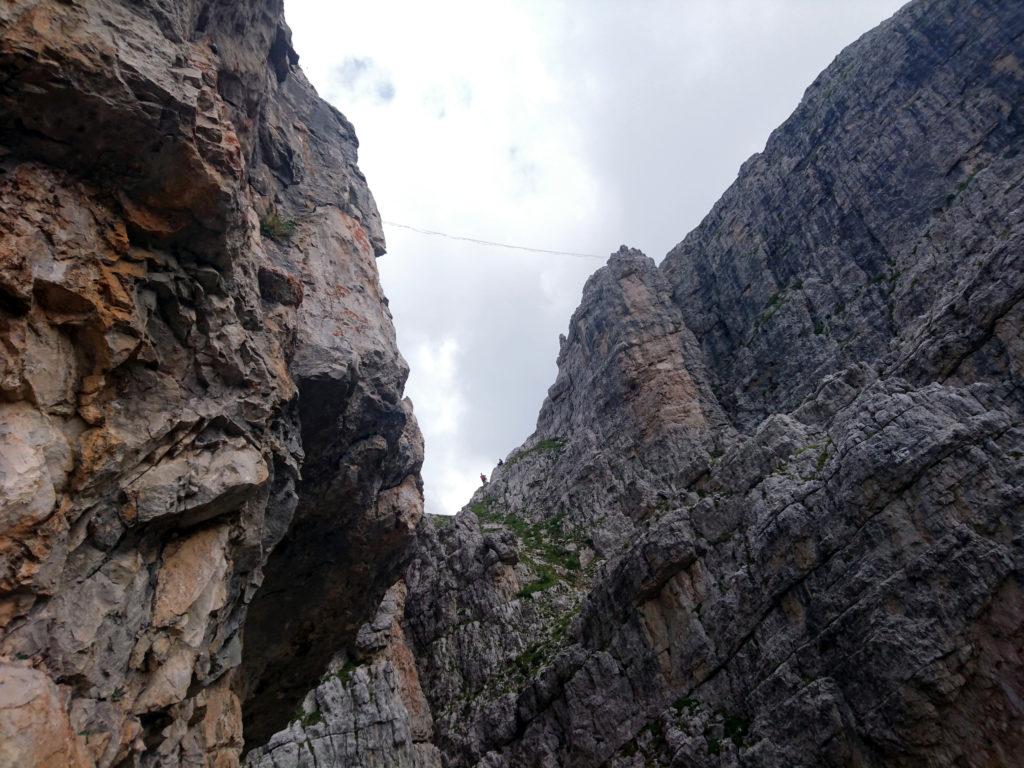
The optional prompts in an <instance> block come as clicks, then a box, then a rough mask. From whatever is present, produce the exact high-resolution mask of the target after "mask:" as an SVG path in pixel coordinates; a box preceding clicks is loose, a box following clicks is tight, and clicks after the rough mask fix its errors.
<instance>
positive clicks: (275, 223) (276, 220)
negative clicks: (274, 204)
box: [260, 211, 298, 242]
mask: <svg viewBox="0 0 1024 768" xmlns="http://www.w3.org/2000/svg"><path fill="white" fill-rule="evenodd" d="M296 227H298V222H296V221H295V219H286V218H284V217H283V216H281V215H280V214H279V213H277V212H276V211H271V212H270V213H268V214H267V215H266V216H264V217H263V218H262V219H260V234H262V235H263V236H264V237H269V238H271V239H272V240H277V241H278V242H285V241H287V240H290V239H291V237H292V235H294V234H295V229H296Z"/></svg>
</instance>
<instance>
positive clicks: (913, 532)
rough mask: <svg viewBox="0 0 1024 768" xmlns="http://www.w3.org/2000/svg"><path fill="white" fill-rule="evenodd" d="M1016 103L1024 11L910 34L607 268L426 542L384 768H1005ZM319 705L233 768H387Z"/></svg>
mask: <svg viewBox="0 0 1024 768" xmlns="http://www.w3.org/2000/svg"><path fill="white" fill-rule="evenodd" d="M1022 96H1024V9H1022V7H1021V6H1020V4H1019V3H1001V2H996V1H995V0H991V1H989V0H978V1H977V2H970V3H961V2H954V1H953V0H917V1H916V2H912V3H910V4H909V5H908V6H907V7H906V8H905V9H903V10H902V11H901V12H900V13H898V14H897V15H896V16H895V17H894V18H893V19H892V20H890V21H889V22H887V23H885V24H883V25H882V26H881V27H879V28H878V29H877V30H875V31H873V32H871V33H869V34H867V35H866V36H864V37H863V38H862V39H861V40H860V41H858V42H857V43H855V44H854V45H852V46H851V47H850V48H848V49H847V50H846V51H844V52H843V53H842V54H841V55H840V56H839V57H838V58H837V60H836V61H835V63H833V65H832V66H830V67H829V68H828V70H826V71H825V72H824V73H823V74H822V75H821V76H820V77H819V78H818V79H817V80H816V81H815V83H814V84H813V85H812V86H811V87H810V88H809V89H808V91H807V94H806V95H805V98H804V100H803V102H802V103H801V105H800V106H799V108H798V109H797V110H796V112H795V113H794V114H793V116H792V117H791V118H790V119H789V120H787V122H786V123H785V124H784V125H783V126H782V127H781V128H780V129H779V130H778V131H776V132H775V133H774V134H773V135H772V137H771V138H770V140H769V142H768V144H767V146H766V149H765V151H764V152H763V153H762V154H760V155H757V156H755V157H754V158H752V159H751V160H749V161H748V162H747V163H746V164H744V166H743V167H742V168H741V170H740V174H739V178H738V179H737V181H736V183H735V184H734V185H733V186H732V187H731V188H730V189H729V190H728V191H727V192H726V193H725V195H724V196H723V198H722V200H721V201H720V202H719V203H718V204H717V205H716V206H715V208H714V210H713V211H712V212H711V213H710V214H709V216H708V218H707V219H706V220H705V221H704V222H703V223H702V224H701V225H700V226H699V227H698V228H697V229H696V230H695V231H694V232H692V233H691V234H690V235H689V236H687V238H686V239H685V240H684V241H683V242H682V243H680V245H679V246H677V247H676V248H675V249H673V251H672V252H671V253H670V254H669V255H668V256H667V258H666V259H665V261H664V262H663V263H662V265H661V266H660V268H659V267H656V266H655V264H654V262H653V261H651V260H649V259H646V258H645V257H643V256H642V255H641V254H638V253H636V252H634V251H630V250H629V249H625V248H624V249H621V250H620V251H619V252H618V253H616V254H613V256H612V258H611V259H610V260H609V263H608V265H607V266H606V267H604V268H602V269H601V270H599V271H598V273H597V274H595V275H594V276H593V277H592V278H591V280H590V281H589V282H588V284H587V286H586V288H585V290H584V294H583V300H582V302H581V305H580V307H579V309H578V310H577V311H576V313H575V314H574V316H573V318H572V321H571V323H570V328H569V333H568V335H567V337H566V338H565V339H564V340H563V342H562V348H561V352H560V355H559V361H558V362H559V373H558V378H557V380H556V382H555V384H554V386H553V387H552V388H551V390H550V391H549V395H548V399H547V401H546V402H545V404H544V406H543V408H542V410H541V414H540V418H539V420H538V426H537V431H536V433H535V434H534V435H533V436H532V437H531V438H530V439H529V440H528V441H527V442H526V443H525V444H524V445H523V446H521V447H520V448H519V449H517V450H516V451H514V452H513V453H512V454H510V455H509V456H508V457H507V458H506V460H505V461H504V462H502V463H501V464H500V465H499V466H498V467H496V468H495V470H494V472H493V473H492V476H491V480H490V482H489V483H488V484H486V485H485V486H484V487H482V488H481V489H480V490H479V491H478V492H477V493H476V494H475V496H474V498H473V499H472V501H471V502H470V503H469V504H468V505H467V507H466V509H464V510H463V511H462V512H461V513H460V514H459V515H458V516H457V517H456V518H455V519H454V520H444V519H426V520H424V522H423V523H422V524H421V526H420V530H419V534H418V542H417V548H416V549H417V552H416V556H415V558H414V560H413V562H412V564H411V565H410V567H409V569H408V570H407V571H406V573H405V576H404V579H403V580H402V581H401V582H400V586H399V587H396V588H397V589H401V590H402V591H403V592H404V593H405V594H406V599H405V610H404V618H403V622H402V625H403V631H402V635H401V637H400V638H399V637H398V635H397V634H395V635H393V636H392V637H393V638H395V642H398V643H400V644H401V645H402V646H404V648H405V649H407V651H408V652H409V653H411V654H413V655H414V656H415V658H416V661H417V676H416V682H417V686H416V687H415V691H414V693H409V692H408V691H403V690H402V689H401V687H392V688H391V689H390V690H391V691H392V695H391V696H390V698H389V699H388V701H389V704H388V707H387V715H386V717H385V718H383V720H384V721H385V722H387V723H389V724H390V726H389V727H391V728H392V729H393V730H394V732H396V733H399V732H403V733H404V732H409V731H411V729H410V728H408V726H407V723H408V720H407V719H405V715H404V713H405V712H408V711H414V710H417V708H418V707H419V706H420V704H419V703H418V702H422V700H423V699H425V700H426V701H427V702H428V703H429V705H430V710H431V715H432V718H431V723H430V728H429V729H427V728H426V727H425V725H424V727H422V728H421V730H420V731H419V735H418V736H417V737H416V738H413V739H411V740H405V741H403V742H402V743H403V744H404V745H406V746H404V747H403V749H406V751H405V752H404V753H403V755H404V756H403V757H402V759H403V760H405V761H406V762H402V763H399V762H395V763H394V764H402V765H424V766H432V765H436V764H437V762H436V761H438V760H440V763H441V764H444V765H453V766H477V767H478V768H499V767H500V768H507V767H511V766H516V767H519V766H522V767H523V768H525V767H526V766H531V767H532V766H551V767H552V768H553V767H555V766H574V767H576V766H613V767H615V768H640V766H720V765H725V766H739V765H743V766H747V767H748V768H749V767H751V766H763V767H765V768H768V767H769V766H770V767H772V768H776V767H777V768H782V767H783V766H785V767H787V768H790V767H792V766H808V768H810V767H811V766H872V767H874V766H878V767H879V768H881V767H882V766H887V767H888V766H908V767H909V766H920V765H935V766H978V767H979V768H981V767H982V766H1007V767H1009V766H1016V765H1017V764H1019V762H1020V755H1021V754H1024V730H1022V727H1021V723H1022V720H1021V712H1020V702H1021V701H1022V700H1024V641H1022V638H1024V602H1022V595H1024V581H1022V577H1021V574H1022V572H1024V570H1022V566H1024V546H1022V542H1024V482H1022V480H1024V465H1022V463H1021V462H1022V460H1024V430H1022V426H1021V425H1022V424H1024V407H1022V406H1024V402H1022V399H1021V398H1022V395H1024V388H1022V382H1021V371H1022V363H1024V357H1022V350H1024V347H1022V345H1021V332H1022V327H1024V326H1022V323H1021V319H1022V316H1021V311H1022V310H1021V305H1020V299H1021V296H1022V288H1024V268H1022V258H1024V224H1022V222H1024V217H1022V215H1021V212H1022V210H1024V207H1022V203H1024V197H1022V196H1024V183H1022V182H1024V175H1022V174H1024V164H1022V163H1021V150H1022V148H1024V143H1022V142H1024V115H1022V112H1021V109H1020V105H1021V104H1022V103H1024V101H1022V98H1021V97H1022ZM345 663H346V664H347V665H348V666H347V668H348V670H349V673H348V674H349V676H348V677H346V678H345V679H344V680H342V681H341V686H342V687H343V688H344V690H346V691H347V692H348V695H350V696H351V697H352V700H353V701H359V700H360V697H362V698H363V700H365V695H364V694H363V691H364V687H361V686H365V685H366V683H365V681H366V680H367V679H368V678H367V677H366V675H368V674H369V673H368V671H366V670H367V668H366V666H365V663H364V662H362V661H361V659H360V658H359V657H358V656H352V657H351V658H348V659H347V660H346V662H345ZM371 668H372V667H371ZM337 684H338V681H326V682H324V683H323V684H321V686H320V687H318V688H317V689H316V690H315V691H314V692H312V694H311V696H310V698H309V699H307V704H308V705H309V706H308V707H307V708H306V709H305V710H304V713H305V716H304V717H303V718H302V719H301V720H296V721H295V722H293V723H292V724H291V725H290V726H289V728H288V729H286V730H284V731H282V732H280V733H278V734H277V735H276V736H275V737H274V739H273V740H272V741H271V742H270V744H269V745H268V747H267V748H266V749H264V750H261V751H260V752H259V753H258V754H257V753H254V754H253V756H252V762H251V765H253V766H254V768H257V767H258V768H291V766H297V765H301V766H306V765H310V766H311V765H317V766H323V765H339V766H340V765H347V764H361V763H362V762H366V764H388V763H387V759H388V757H389V756H391V755H395V754H397V753H396V752H395V748H394V747H393V746H392V744H391V743H388V742H384V741H381V740H373V739H370V738H366V739H363V740H360V738H359V733H360V730H359V728H358V727H353V726H352V725H351V723H358V722H360V718H361V717H363V718H365V719H364V720H363V722H366V721H368V720H370V719H372V717H371V716H370V712H371V710H360V709H358V708H357V709H356V711H355V712H354V713H353V712H351V711H349V710H344V712H343V716H340V715H338V712H339V710H337V709H336V708H332V707H329V706H326V707H322V708H320V709H317V708H316V707H315V706H314V705H315V703H316V702H324V701H327V697H328V695H329V694H330V692H331V691H332V690H333V688H331V686H336V685H337ZM375 700H377V699H375ZM374 711H377V710H374ZM374 722H379V721H374ZM418 722H420V723H421V724H423V723H424V720H423V719H422V718H420V719H419V721H418ZM403 728H404V730H403ZM339 734H346V735H347V734H352V740H351V741H349V742H346V743H348V744H349V745H350V747H351V751H349V752H347V753H346V757H345V759H344V760H338V759H337V758H336V757H332V754H331V753H330V752H328V751H327V750H326V746H325V745H328V744H330V743H332V740H334V739H336V738H338V735H339ZM346 737H347V736H346ZM395 743H398V741H396V742H395ZM408 745H412V746H413V747H414V749H413V750H409V749H408ZM431 747H434V748H436V750H437V752H434V751H432V750H431ZM438 753H439V754H438ZM314 758H315V762H314ZM332 760H334V762H332ZM346 761H347V762H346ZM373 761H378V762H373Z"/></svg>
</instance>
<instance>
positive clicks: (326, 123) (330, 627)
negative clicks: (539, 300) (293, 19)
mask: <svg viewBox="0 0 1024 768" xmlns="http://www.w3.org/2000/svg"><path fill="white" fill-rule="evenodd" d="M289 38H290V35H289V31H288V29H287V27H286V26H285V24H284V22H283V17H282V8H281V3H280V2H279V1H278V0H245V1H244V2H226V1H224V2H220V1H219V0H218V1H215V2H206V3H193V2H187V1H185V0H180V1H179V0H170V1H169V2H168V1H167V0H151V1H150V0H147V1H144V2H137V1H133V2H117V1H115V0H96V1H95V2H86V3H68V2H55V1H54V2H51V1H50V0H26V1H25V2H21V1H20V0H16V1H15V2H8V3H5V4H4V6H3V8H0V72H2V75H0V348H2V350H3V352H2V355H0V765H2V766H54V767H57V766H72V765H73V766H90V767H91V766H113V765H140V766H168V767H170V766H184V765H188V766H217V768H226V767H227V766H232V765H237V764H238V763H239V759H240V756H241V754H242V751H243V745H244V744H249V745H252V744H253V743H254V742H257V743H258V742H259V740H260V739H264V738H265V737H267V736H269V735H270V734H272V733H274V732H275V731H276V730H278V729H279V728H280V727H282V726H284V725H286V724H287V722H288V720H289V718H290V717H291V715H292V712H293V711H294V710H295V708H296V707H297V706H299V705H300V704H301V701H302V697H303V696H304V695H305V693H306V691H307V689H309V688H310V687H311V686H312V685H314V684H315V683H316V681H317V680H318V679H319V678H320V675H321V674H322V673H323V670H324V669H325V668H326V667H327V664H328V662H329V661H330V659H331V657H332V656H333V654H334V653H335V651H336V650H337V648H338V647H339V645H343V644H344V643H347V642H354V640H355V633H356V629H358V627H359V625H360V624H362V623H363V622H365V621H366V620H368V619H371V618H372V617H373V616H374V612H375V611H376V609H377V605H378V604H379V602H380V600H381V598H382V596H383V595H384V593H385V591H386V589H387V588H388V587H389V586H390V584H391V583H392V582H393V581H394V580H395V578H396V576H397V575H398V574H399V572H400V566H401V563H402V561H403V557H404V553H405V550H406V547H407V544H408V543H409V541H410V539H411V536H412V532H413V530H414V528H415V525H416V523H417V521H418V519H419V516H420V510H421V507H422V503H421V494H420V482H419V476H418V472H419V466H420V463H421V459H422V445H421V440H420V437H419V432H418V429H417V427H416V423H415V420H414V418H413V417H412V411H411V405H410V404H409V403H408V402H407V401H403V397H402V389H403V386H404V382H405V377H406V373H407V368H406V365H405V363H404V361H403V360H402V358H401V356H400V355H399V353H398V351H397V348H396V345H395V338H394V331H393V328H392V324H391V317H390V314H389V312H388V309H387V305H386V301H385V299H384V296H383V294H382V293H381V289H380V285H379V282H378V279H377V270H376V265H375V258H376V256H378V255H380V254H381V253H383V238H382V234H381V230H380V221H379V217H378V214H377V211H376V207H375V205H374V203H373V199H372V197H371V196H370V193H369V191H368V189H367V187H366V184H365V181H364V179H363V177H362V175H361V174H360V172H359V170H358V168H357V167H356V164H355V163H356V147H357V142H356V139H355V135H354V132H353V130H352V127H351V126H350V125H349V124H348V122H347V121H346V120H345V119H344V117H342V116H341V115H340V114H339V113H337V112H336V111H335V110H333V109H332V108H331V107H329V106H328V105H327V104H325V103H324V102H322V101H320V100H319V99H318V98H317V96H316V94H315V92H314V91H313V89H312V88H311V87H310V85H309V84H308V83H307V82H306V80H305V78H304V77H303V75H302V72H301V71H300V70H299V69H298V67H297V66H296V63H297V60H298V57H297V56H296V54H295V52H294V51H293V50H292V48H291V45H290V42H289ZM296 552H299V553H300V554H298V555H297V554H295V553H296Z"/></svg>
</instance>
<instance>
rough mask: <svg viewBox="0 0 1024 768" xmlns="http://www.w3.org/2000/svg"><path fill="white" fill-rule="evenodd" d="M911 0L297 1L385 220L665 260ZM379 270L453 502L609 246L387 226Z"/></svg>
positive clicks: (444, 502)
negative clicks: (834, 63)
mask: <svg viewBox="0 0 1024 768" xmlns="http://www.w3.org/2000/svg"><path fill="white" fill-rule="evenodd" d="M901 4H902V0H632V1H630V2H627V0H619V1H617V2H613V1H612V0H586V1H584V0H574V1H573V2H555V1H554V0H537V1H536V2H529V1H526V2H524V1H523V0H518V1H516V2H512V1H511V0H510V1H502V0H487V1H486V2H484V1H482V0H476V1H475V2H469V1H467V2H449V1H448V0H433V1H432V2H413V1H412V0H409V1H408V2H386V1H378V0H372V1H371V0H358V2H355V1H351V2H350V1H346V2H337V1H331V2H328V1H327V0H286V2H285V11H286V15H287V18H288V21H289V24H290V25H291V27H292V30H293V33H294V39H293V42H294V45H295V48H296V50H297V51H298V53H299V55H300V58H301V62H300V63H301V64H302V66H303V68H304V70H305V72H306V75H307V76H308V77H309V78H310V80H311V81H312V82H313V84H314V85H315V86H316V88H317V89H318V90H319V92H320V94H321V95H322V96H324V97H325V98H326V99H328V100H329V101H330V102H331V103H332V104H334V105H335V106H336V107H338V108H339V109H340V110H341V111H342V112H344V113H345V115H346V116H347V117H348V118H349V119H350V120H351V121H352V122H353V123H354V124H355V127H356V131H357V133H358V135H359V139H360V150H359V152H360V166H361V168H362V170H363V172H364V173H365V174H366V176H367V178H368V179H369V183H370V188H371V189H372V191H373V193H374V195H375V197H376V199H377V204H378V207H379V208H380V212H381V215H382V217H383V218H384V219H385V220H386V221H392V222H398V223H402V224H407V225H411V226H415V227H420V228H426V229H432V230H440V231H443V232H448V233H452V234H455V235H460V236H467V237H475V238H480V239H485V240H492V241H499V242H507V243H514V244H521V245H527V246H533V247H537V248H544V249H551V250H566V251H575V252H583V253H592V254H608V253H610V252H612V251H614V250H616V249H617V248H618V246H619V245H620V244H623V243H626V244H629V245H631V246H633V247H637V248H640V249H641V250H643V251H644V252H645V253H647V254H648V255H649V256H651V257H653V258H654V259H655V260H658V261H660V260H661V258H662V257H663V256H664V255H665V254H666V253H667V252H668V250H669V249H670V248H671V247H672V246H673V245H674V244H675V243H677V242H678V241H679V240H681V239H682V238H683V236H684V235H686V233H687V232H688V231H689V230H690V229H692V228H693V227H694V226H695V225H696V224H697V223H698V222H699V221H700V220H701V218H702V217H703V216H704V215H705V214H706V213H707V211H708V210H709V209H710V207H711V205H712V204H713V203H714V202H715V200H716V199H717V198H718V197H719V196H720V195H721V193H722V192H723V191H724V190H725V188H726V187H727V186H728V185H729V184H730V183H731V182H732V180H733V179H734V178H735V177H736V172H737V170H738V168H739V166H740V164H741V163H742V162H743V161H744V160H745V159H747V158H748V157H749V156H750V155H751V154H753V153H754V152H757V151H759V150H761V149H762V148H763V147H764V143H765V140H766V139H767V137H768V134H769V132H770V131H771V130H772V129H773V128H774V127H775V126H777V125H778V124H779V123H781V122H782V121H783V120H784V119H785V118H786V117H787V116H788V115H789V114H790V113H791V112H792V111H793V109H794V108H795V107H796V105H797V103H798V102H799V100H800V96H801V94H802V93H803V91H804V89H805V88H806V87H807V86H808V85H809V84H810V83H811V81H812V80H813V79H814V77H815V76H816V75H817V73H818V72H819V71H820V70H822V69H823V68H824V67H826V66H827V65H828V63H829V62H830V61H831V60H832V59H833V58H834V57H835V55H836V54H837V53H839V51H840V50H841V49H842V48H843V47H844V46H846V45H847V44H849V43H851V42H853V41H854V40H855V39H856V38H857V37H859V36H860V35H861V34H863V33H864V32H865V31H867V30H868V29H870V28H872V27H873V26H875V25H877V24H878V23H879V22H880V21H882V20H883V19H885V18H887V17H889V16H890V15H892V14H893V13H894V12H895V11H896V9H897V8H898V7H899V6H900V5H901ZM385 234H386V235H387V241H388V253H387V255H385V256H384V257H382V258H381V259H380V260H379V262H378V264H379V266H380V271H381V278H382V280H383V283H384V288H385V291H386V292H387V294H388V296H389V298H390V301H391V310H392V312H393V314H394V316H395V325H396V327H397V329H398V341H399V344H400V346H401V348H402V351H403V353H404V355H405V357H406V358H407V359H408V361H409V364H410V366H411V368H412V374H411V376H410V378H409V384H408V388H407V391H408V393H409V395H410V396H411V397H412V399H413V402H414V403H415V405H416V412H417V414H418V417H419V421H420V425H421V427H422V429H423V433H424V436H425V438H426V462H425V464H424V468H423V478H424V483H425V487H426V497H427V511H429V512H434V513H444V514H448V513H454V512H456V511H458V509H459V508H461V507H462V505H463V504H465V502H466V501H467V500H468V499H469V496H470V495H471V493H472V491H473V490H474V488H476V486H477V485H478V484H479V475H480V473H481V472H485V473H489V472H490V470H491V467H492V466H493V465H494V464H495V463H496V462H497V460H498V459H499V458H501V457H504V456H505V455H507V454H508V452H509V451H511V450H512V449H513V448H515V447H516V446H517V445H519V444H520V443H521V442H522V441H523V440H524V439H525V438H526V437H527V436H528V435H529V434H530V433H531V432H532V431H533V428H534V426H535V423H536V417H537V412H538V411H539V409H540V405H541V402H542V401H543V399H544V395H545V393H546V391H547V388H548V386H550V384H551V383H552V382H553V381H554V377H555V357H556V355H557V352H558V335H559V333H563V332H565V330H566V328H567V327H568V323H569V317H570V315H571V313H572V311H573V309H575V307H576V305H577V303H578V302H579V298H580V292H581V289H582V287H583V282H584V281H585V280H586V278H587V276H588V275H589V274H590V273H591V272H593V271H594V270H595V269H596V268H597V267H599V266H600V265H601V263H603V262H602V260H598V259H586V258H575V257H568V256H550V255H540V254H530V253H526V252H522V251H512V250H504V249H500V248H491V247H484V246H480V245H473V244H469V243H464V242H457V241H451V240H445V239H440V238H436V237H428V236H424V235H421V234H416V233H413V232H409V231H407V230H403V229H397V228H394V227H388V226H386V227H385Z"/></svg>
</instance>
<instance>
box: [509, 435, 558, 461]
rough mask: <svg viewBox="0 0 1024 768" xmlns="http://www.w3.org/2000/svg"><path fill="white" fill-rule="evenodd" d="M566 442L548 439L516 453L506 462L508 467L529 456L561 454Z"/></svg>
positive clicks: (556, 438) (553, 438)
mask: <svg viewBox="0 0 1024 768" xmlns="http://www.w3.org/2000/svg"><path fill="white" fill-rule="evenodd" d="M565 446H566V442H565V440H563V439H562V438H560V437H546V438H544V439H543V440H541V441H540V442H538V443H537V444H536V445H535V446H533V447H532V448H527V449H525V450H522V451H516V452H515V453H513V454H512V455H511V456H509V457H508V461H507V462H505V463H506V464H507V465H511V464H515V463H516V462H517V461H522V460H523V459H525V458H526V457H527V456H533V455H535V454H540V455H542V456H543V455H547V454H555V455H557V454H559V453H561V452H562V449H563V448H565Z"/></svg>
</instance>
